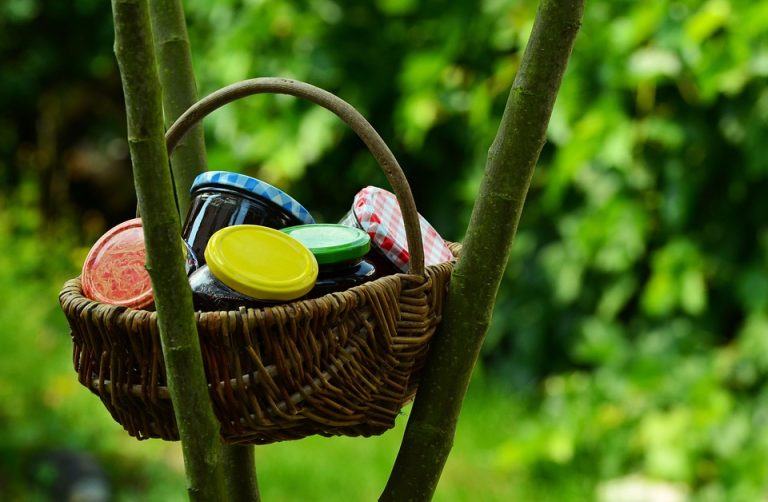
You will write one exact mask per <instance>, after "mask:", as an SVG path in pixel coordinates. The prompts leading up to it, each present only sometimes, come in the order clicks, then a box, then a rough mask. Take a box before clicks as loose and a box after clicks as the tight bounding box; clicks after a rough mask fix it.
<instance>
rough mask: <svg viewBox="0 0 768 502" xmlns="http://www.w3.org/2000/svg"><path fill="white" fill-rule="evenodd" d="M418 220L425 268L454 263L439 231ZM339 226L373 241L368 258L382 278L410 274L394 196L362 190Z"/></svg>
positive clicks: (403, 234) (405, 237)
mask: <svg viewBox="0 0 768 502" xmlns="http://www.w3.org/2000/svg"><path fill="white" fill-rule="evenodd" d="M418 216H419V226H420V228H421V239H422V245H423V246H424V265H425V266H429V265H437V264H438V263H443V262H446V261H451V260H454V256H453V253H451V250H450V249H449V248H448V245H447V244H446V243H445V241H444V240H443V238H442V237H440V234H438V233H437V230H435V229H434V227H432V225H430V224H429V222H428V221H427V220H426V219H424V217H423V216H421V215H420V214H419V215H418ZM339 223H340V224H342V225H349V226H352V227H356V228H360V229H362V230H363V231H364V232H366V233H367V234H368V235H369V236H370V237H371V249H372V252H371V253H370V254H369V255H368V257H367V258H368V259H370V260H371V261H373V262H374V263H375V265H376V266H377V268H378V267H381V268H379V272H380V273H379V275H386V273H385V272H384V271H389V272H390V273H397V272H407V271H408V262H409V261H410V253H409V252H408V238H407V236H406V233H405V226H404V225H403V215H402V213H401V212H400V204H398V202H397V197H395V194H393V193H392V192H388V191H387V190H384V189H381V188H377V187H373V186H368V187H365V188H363V189H362V190H360V191H359V192H358V193H357V194H356V195H355V198H354V200H353V202H352V208H351V209H350V210H349V212H347V214H346V215H345V216H344V217H343V218H342V219H341V221H340V222H339ZM385 267H386V268H385Z"/></svg>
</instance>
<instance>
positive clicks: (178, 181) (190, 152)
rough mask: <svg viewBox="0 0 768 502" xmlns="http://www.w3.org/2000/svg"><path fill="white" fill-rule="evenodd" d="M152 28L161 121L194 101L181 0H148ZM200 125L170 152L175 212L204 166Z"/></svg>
mask: <svg viewBox="0 0 768 502" xmlns="http://www.w3.org/2000/svg"><path fill="white" fill-rule="evenodd" d="M149 7H150V14H151V18H152V32H153V35H154V39H155V52H156V55H157V62H158V67H159V72H160V83H161V85H162V89H163V110H164V111H165V125H166V127H170V126H171V124H173V122H174V121H175V120H176V119H177V118H179V116H180V115H181V114H182V113H184V111H185V110H186V109H187V108H189V107H190V106H191V105H192V104H193V103H194V102H195V101H197V84H196V83H195V74H194V72H193V70H192V54H191V51H190V46H189V36H188V35H187V23H186V20H185V17H184V7H183V6H182V3H181V0H151V1H150V2H149ZM206 165H207V163H206V159H205V139H204V137H203V126H202V125H201V124H197V125H195V126H194V127H192V129H190V130H189V132H188V133H187V135H186V136H184V138H183V139H182V140H181V141H180V142H179V144H178V145H177V146H176V148H175V150H174V151H173V154H171V167H172V169H173V183H174V187H175V189H176V196H177V198H178V206H179V214H180V215H181V216H182V217H183V216H184V215H185V214H186V213H187V208H188V207H189V188H190V187H191V186H192V181H193V180H194V179H195V176H197V175H198V174H200V173H201V172H203V171H205V170H206Z"/></svg>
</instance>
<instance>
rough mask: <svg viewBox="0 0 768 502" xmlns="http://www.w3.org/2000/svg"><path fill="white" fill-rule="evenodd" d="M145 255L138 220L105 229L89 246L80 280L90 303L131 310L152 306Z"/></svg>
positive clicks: (142, 230) (142, 235)
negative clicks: (91, 301) (117, 306)
mask: <svg viewBox="0 0 768 502" xmlns="http://www.w3.org/2000/svg"><path fill="white" fill-rule="evenodd" d="M146 259H147V255H146V251H145V247H144V228H143V226H142V224H141V218H134V219H132V220H128V221H124V222H123V223H120V224H119V225H117V226H115V227H113V228H111V229H110V230H108V231H107V232H106V233H105V234H104V235H102V236H101V237H100V238H99V239H98V240H97V241H96V243H95V244H94V245H93V247H91V249H90V251H89V252H88V256H87V257H86V258H85V263H84V264H83V272H82V274H81V275H80V280H81V282H82V285H83V294H84V295H85V296H86V297H88V298H90V299H91V300H96V301H98V302H101V303H109V304H112V305H119V306H122V307H129V308H133V309H149V308H151V307H152V305H153V304H154V298H153V296H152V283H151V281H150V278H149V273H148V272H147V269H146V268H144V264H145V262H146Z"/></svg>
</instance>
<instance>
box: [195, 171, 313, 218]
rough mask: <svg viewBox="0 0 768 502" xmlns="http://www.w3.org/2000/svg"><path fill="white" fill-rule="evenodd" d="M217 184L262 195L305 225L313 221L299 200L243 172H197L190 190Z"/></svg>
mask: <svg viewBox="0 0 768 502" xmlns="http://www.w3.org/2000/svg"><path fill="white" fill-rule="evenodd" d="M212 185H219V186H225V187H230V188H238V189H240V190H245V191H247V192H251V193H253V194H255V195H258V196H259V197H263V198H265V199H267V200H270V201H272V202H274V203H275V204H277V205H278V206H280V207H282V208H283V209H285V210H286V211H288V212H289V213H290V214H292V215H293V216H295V217H296V218H298V219H299V221H301V222H302V223H304V224H305V225H312V224H313V223H315V219H314V218H313V217H312V215H311V214H309V211H307V210H306V209H305V208H304V206H302V205H301V204H299V202H298V201H297V200H296V199H294V198H293V197H291V196H290V195H288V194H287V193H285V192H283V191H282V190H280V189H279V188H275V187H273V186H272V185H270V184H269V183H267V182H266V181H261V180H259V179H256V178H251V177H250V176H246V175H244V174H239V173H232V172H229V171H207V172H204V173H201V174H199V175H198V176H197V177H196V178H195V181H194V182H193V183H192V189H191V190H192V191H194V190H195V189H197V188H200V187H204V186H212Z"/></svg>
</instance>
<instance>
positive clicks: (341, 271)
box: [282, 224, 377, 298]
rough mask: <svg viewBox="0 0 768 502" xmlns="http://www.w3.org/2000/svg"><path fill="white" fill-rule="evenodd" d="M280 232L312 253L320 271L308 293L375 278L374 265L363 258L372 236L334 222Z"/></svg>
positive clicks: (312, 294)
mask: <svg viewBox="0 0 768 502" xmlns="http://www.w3.org/2000/svg"><path fill="white" fill-rule="evenodd" d="M282 232H285V233H286V234H288V235H290V236H291V237H293V238H294V239H296V240H298V241H299V242H301V243H302V244H304V245H305V246H306V247H307V248H308V249H309V250H310V251H311V252H312V254H313V255H314V256H315V259H316V260H317V264H318V266H319V273H318V275H317V281H316V282H315V287H314V288H312V291H310V293H309V296H310V297H311V298H316V297H319V296H323V295H326V294H328V293H333V292H336V291H344V290H347V289H349V288H351V287H354V286H359V285H360V284H363V283H366V282H368V281H371V280H373V279H375V278H376V277H377V276H376V267H375V266H374V265H373V264H372V263H371V262H369V261H368V260H366V259H364V256H365V255H366V254H367V253H368V251H369V250H370V247H371V238H370V237H369V236H368V234H366V233H365V232H363V231H362V230H360V229H358V228H352V227H349V226H345V225H337V224H319V225H299V226H295V227H288V228H284V229H282Z"/></svg>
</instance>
